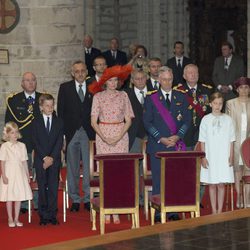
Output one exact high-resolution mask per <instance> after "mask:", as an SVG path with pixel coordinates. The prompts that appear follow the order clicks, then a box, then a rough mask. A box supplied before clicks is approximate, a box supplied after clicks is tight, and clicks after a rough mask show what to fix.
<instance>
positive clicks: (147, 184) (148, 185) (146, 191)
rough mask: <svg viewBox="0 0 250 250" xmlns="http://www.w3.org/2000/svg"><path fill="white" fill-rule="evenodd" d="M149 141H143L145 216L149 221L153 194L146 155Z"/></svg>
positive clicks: (149, 166)
mask: <svg viewBox="0 0 250 250" xmlns="http://www.w3.org/2000/svg"><path fill="white" fill-rule="evenodd" d="M146 147H147V141H146V140H143V143H142V153H143V189H144V214H145V216H146V220H148V205H149V202H148V201H149V199H148V197H149V192H152V172H151V164H150V157H149V154H147V153H146Z"/></svg>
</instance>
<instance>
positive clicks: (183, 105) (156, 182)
mask: <svg viewBox="0 0 250 250" xmlns="http://www.w3.org/2000/svg"><path fill="white" fill-rule="evenodd" d="M159 82H160V85H161V88H160V89H159V90H158V91H152V92H150V93H148V95H147V97H146V100H145V103H144V113H143V122H144V126H145V129H146V131H147V133H148V143H147V153H148V154H149V155H150V163H151V170H152V180H153V192H152V193H153V194H160V174H161V173H160V159H159V158H156V157H155V153H156V152H158V151H176V150H185V148H186V147H185V144H184V142H183V140H182V139H183V138H184V136H185V134H186V132H187V130H188V129H189V127H190V124H191V113H190V110H189V109H188V102H187V100H186V98H185V95H184V94H183V93H181V91H178V90H173V89H172V82H173V73H172V70H171V69H170V68H168V67H166V66H163V67H161V68H160V71H159ZM168 217H169V219H173V220H176V219H178V215H177V214H169V215H168ZM155 220H156V221H158V220H159V215H157V214H156V218H155Z"/></svg>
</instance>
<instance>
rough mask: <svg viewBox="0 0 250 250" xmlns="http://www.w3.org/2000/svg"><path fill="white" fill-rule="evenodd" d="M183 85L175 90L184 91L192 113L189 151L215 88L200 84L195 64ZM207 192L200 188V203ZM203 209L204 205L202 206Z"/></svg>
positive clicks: (187, 141)
mask: <svg viewBox="0 0 250 250" xmlns="http://www.w3.org/2000/svg"><path fill="white" fill-rule="evenodd" d="M183 78H184V79H185V80H186V82H185V83H183V84H178V85H177V86H176V87H175V89H177V90H179V91H182V92H183V93H184V94H185V96H186V99H187V101H188V104H189V106H188V109H189V110H190V111H191V113H192V125H191V126H190V127H189V129H188V131H187V133H186V135H185V137H184V142H185V144H186V147H187V150H193V149H194V147H195V144H196V143H197V141H198V138H199V127H200V123H201V119H202V118H203V116H204V115H206V114H207V113H209V112H211V108H210V106H209V98H210V95H211V94H212V93H213V87H212V86H211V85H207V84H198V80H199V70H198V67H197V66H196V65H195V64H188V65H186V66H185V68H184V71H183ZM204 192H205V186H204V185H201V188H200V201H201V200H202V197H203V195H204ZM201 207H203V205H202V204H201Z"/></svg>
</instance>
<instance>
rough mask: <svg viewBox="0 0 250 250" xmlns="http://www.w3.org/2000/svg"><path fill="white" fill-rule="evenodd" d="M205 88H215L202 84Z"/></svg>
mask: <svg viewBox="0 0 250 250" xmlns="http://www.w3.org/2000/svg"><path fill="white" fill-rule="evenodd" d="M202 86H203V87H205V88H208V89H212V88H213V87H212V86H211V85H210V84H204V83H203V84H202Z"/></svg>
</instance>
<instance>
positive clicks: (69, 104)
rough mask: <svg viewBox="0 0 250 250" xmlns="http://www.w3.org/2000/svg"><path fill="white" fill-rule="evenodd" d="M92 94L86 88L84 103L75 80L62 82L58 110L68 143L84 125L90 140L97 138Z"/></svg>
mask: <svg viewBox="0 0 250 250" xmlns="http://www.w3.org/2000/svg"><path fill="white" fill-rule="evenodd" d="M92 98H93V96H92V94H90V93H89V92H88V88H87V90H86V94H85V98H84V101H83V103H82V102H81V100H80V98H79V96H78V93H77V91H76V87H75V80H72V81H69V82H65V83H62V84H61V85H60V88H59V93H58V101H57V112H58V116H59V117H61V118H62V120H63V123H64V134H65V137H66V143H67V145H68V144H69V142H70V141H71V139H72V137H73V136H74V134H75V132H76V130H78V129H80V128H81V127H83V128H84V129H85V131H86V133H87V135H88V137H89V139H90V140H92V139H94V138H95V133H94V130H93V129H92V126H91V121H90V114H91V106H92Z"/></svg>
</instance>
